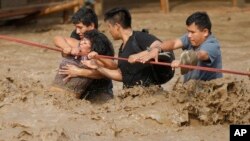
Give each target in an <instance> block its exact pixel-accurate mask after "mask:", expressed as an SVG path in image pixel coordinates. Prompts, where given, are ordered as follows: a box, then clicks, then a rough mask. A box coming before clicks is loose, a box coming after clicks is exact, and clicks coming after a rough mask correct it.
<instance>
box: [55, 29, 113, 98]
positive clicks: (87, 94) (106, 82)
mask: <svg viewBox="0 0 250 141" xmlns="http://www.w3.org/2000/svg"><path fill="white" fill-rule="evenodd" d="M100 34H101V35H100V36H102V38H105V39H107V37H106V36H105V35H104V34H102V33H100ZM71 38H75V39H77V40H80V37H79V35H78V34H76V31H75V30H74V31H73V32H72V33H71ZM92 50H94V51H96V52H97V53H98V54H101V55H108V56H114V49H113V46H112V44H111V42H110V41H109V40H108V39H107V42H105V45H103V46H102V47H92ZM63 60H64V61H62V62H61V64H60V66H62V65H64V64H65V63H64V62H65V60H67V61H66V62H74V64H78V65H77V66H79V64H81V62H80V61H79V60H77V59H74V56H72V55H69V56H67V57H64V58H63ZM58 75H59V74H57V75H56V79H57V81H58V79H61V81H62V79H63V78H64V77H65V76H64V77H63V76H60V77H59V76H58ZM76 78H77V80H78V81H79V82H81V81H86V82H85V84H83V83H82V86H81V88H79V87H78V89H80V90H78V91H81V98H84V99H86V100H90V101H92V100H94V101H95V100H96V99H98V100H104V101H106V100H108V99H111V98H113V91H112V88H113V84H112V80H111V79H108V78H102V79H90V78H86V77H76ZM76 78H74V79H76ZM71 79H72V78H71ZM71 79H70V80H69V81H71ZM68 83H70V82H68ZM71 85H73V84H71Z"/></svg>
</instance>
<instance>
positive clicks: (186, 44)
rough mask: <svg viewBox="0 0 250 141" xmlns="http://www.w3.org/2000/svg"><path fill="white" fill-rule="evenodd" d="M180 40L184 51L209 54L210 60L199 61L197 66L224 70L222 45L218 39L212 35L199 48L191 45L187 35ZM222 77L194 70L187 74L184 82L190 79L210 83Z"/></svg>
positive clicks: (218, 74)
mask: <svg viewBox="0 0 250 141" xmlns="http://www.w3.org/2000/svg"><path fill="white" fill-rule="evenodd" d="M180 39H181V41H182V43H183V50H194V51H199V50H203V51H206V52H207V53H208V56H209V60H206V61H202V60H198V64H197V66H201V67H209V68H217V69H221V68H222V58H221V50H220V45H219V42H218V41H217V39H216V38H215V37H214V36H213V35H212V34H211V35H209V36H208V37H207V39H206V40H205V41H204V42H203V43H202V44H201V45H200V47H198V48H195V47H193V46H192V45H191V43H190V41H189V39H188V35H187V34H185V35H183V36H182V37H181V38H180ZM221 77H222V73H220V72H209V71H202V70H193V71H189V72H188V73H187V74H185V75H184V82H186V81H188V80H190V79H195V80H204V81H208V80H212V79H216V78H221Z"/></svg>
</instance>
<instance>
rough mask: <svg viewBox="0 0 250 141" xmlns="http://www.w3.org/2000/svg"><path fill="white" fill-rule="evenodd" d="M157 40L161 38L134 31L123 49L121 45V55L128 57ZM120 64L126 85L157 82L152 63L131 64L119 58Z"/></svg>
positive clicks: (145, 84) (146, 84)
mask: <svg viewBox="0 0 250 141" xmlns="http://www.w3.org/2000/svg"><path fill="white" fill-rule="evenodd" d="M156 40H159V39H158V38H156V37H155V36H153V35H151V34H148V33H145V32H140V31H134V32H133V35H132V36H130V37H129V39H128V41H127V43H126V44H125V46H124V48H123V49H122V45H121V47H120V49H119V57H123V58H128V57H129V56H130V55H132V54H136V53H139V52H141V51H143V50H146V49H147V47H149V46H150V45H151V44H152V43H153V42H154V41H156ZM118 66H119V68H120V70H121V72H122V78H123V84H124V87H133V86H134V85H144V86H148V85H150V84H154V82H155V80H154V77H153V69H152V65H150V64H141V63H134V64H131V63H129V62H127V61H123V60H119V61H118Z"/></svg>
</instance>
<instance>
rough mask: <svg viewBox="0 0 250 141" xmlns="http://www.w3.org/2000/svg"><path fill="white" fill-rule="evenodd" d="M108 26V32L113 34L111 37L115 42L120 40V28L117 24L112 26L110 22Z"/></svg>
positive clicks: (107, 23)
mask: <svg viewBox="0 0 250 141" xmlns="http://www.w3.org/2000/svg"><path fill="white" fill-rule="evenodd" d="M106 25H107V27H108V31H109V33H110V34H111V36H112V37H113V39H114V40H119V39H120V36H119V30H118V29H119V27H118V25H117V24H115V25H112V24H111V23H110V22H108V21H107V22H106Z"/></svg>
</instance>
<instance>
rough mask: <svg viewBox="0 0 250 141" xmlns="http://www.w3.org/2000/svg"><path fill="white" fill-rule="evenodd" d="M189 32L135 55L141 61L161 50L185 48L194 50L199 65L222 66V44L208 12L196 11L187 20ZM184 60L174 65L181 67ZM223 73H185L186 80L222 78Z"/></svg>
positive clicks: (192, 71) (196, 71) (155, 55)
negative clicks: (141, 54)
mask: <svg viewBox="0 0 250 141" xmlns="http://www.w3.org/2000/svg"><path fill="white" fill-rule="evenodd" d="M186 26H187V33H186V34H184V35H183V36H182V37H181V38H179V39H175V40H168V41H163V42H162V44H161V45H158V47H153V48H152V49H151V50H150V51H149V52H148V54H146V55H145V56H142V57H141V56H139V55H138V56H135V55H134V56H135V57H137V58H138V60H140V61H141V62H143V63H145V62H146V61H148V60H150V59H152V58H155V59H156V57H157V56H158V52H159V50H163V51H170V50H175V49H181V48H182V49H183V50H189V51H194V53H193V54H194V55H195V56H196V58H197V60H198V61H197V64H196V65H197V66H201V67H210V68H217V69H221V68H222V59H221V51H220V45H219V43H218V41H217V40H216V38H215V37H214V36H213V35H212V32H211V27H212V24H211V21H210V19H209V16H208V15H207V13H206V12H195V13H193V14H192V15H190V16H189V17H188V18H187V20H186ZM181 62H182V61H178V60H174V61H173V62H172V63H171V66H172V67H174V68H175V67H179V65H180V64H181ZM221 77H222V73H218V72H209V71H201V70H190V71H187V72H186V74H184V82H186V81H188V80H190V79H196V80H204V81H208V80H212V79H216V78H221Z"/></svg>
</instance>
